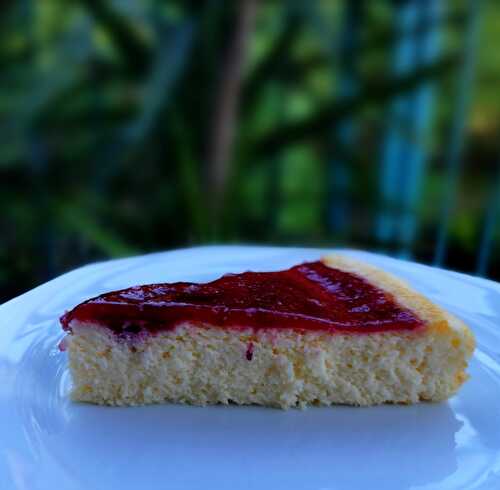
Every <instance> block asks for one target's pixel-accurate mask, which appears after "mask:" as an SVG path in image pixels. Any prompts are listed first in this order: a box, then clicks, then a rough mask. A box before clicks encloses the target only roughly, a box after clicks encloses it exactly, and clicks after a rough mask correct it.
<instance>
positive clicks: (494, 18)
mask: <svg viewBox="0 0 500 490" xmlns="http://www.w3.org/2000/svg"><path fill="white" fill-rule="evenodd" d="M242 3H243V2H242ZM460 3H461V2H450V4H453V5H455V4H456V5H457V8H456V9H454V10H453V9H451V10H452V12H451V13H450V15H449V16H448V17H446V18H445V19H442V20H441V21H440V22H442V30H443V39H444V41H443V46H444V47H446V49H444V48H443V50H442V53H441V54H440V56H439V57H438V58H437V59H436V60H435V61H434V62H432V63H431V64H429V65H428V66H423V67H420V68H417V69H416V70H414V71H412V72H410V73H408V74H403V75H394V74H393V73H391V70H390V67H391V57H392V51H393V49H394V45H395V43H397V41H398V39H399V37H400V36H401V33H400V32H399V27H398V26H395V25H394V2H390V1H387V2H372V3H370V4H369V6H368V7H367V11H366V12H365V14H364V15H365V17H364V18H363V21H362V29H361V33H360V41H359V46H358V47H357V48H356V50H355V51H353V52H352V56H353V57H355V58H356V66H357V69H358V70H359V74H360V77H361V83H360V87H359V90H357V91H355V92H354V93H352V94H350V95H349V96H347V97H342V96H341V94H340V90H341V87H340V86H341V84H340V80H341V68H340V67H339V64H338V53H339V36H340V34H339V33H340V32H341V31H342V27H343V22H344V21H343V15H344V9H345V8H346V4H347V2H329V1H320V0H318V1H317V2H277V1H270V2H262V1H261V2H260V4H259V6H258V12H257V21H256V24H255V28H254V30H253V34H252V37H251V39H250V44H249V53H248V59H247V63H246V65H245V66H244V69H243V73H242V74H241V76H242V79H243V84H242V87H241V94H240V97H239V101H238V107H237V111H238V118H237V124H236V126H237V127H236V128H235V129H236V130H235V138H234V141H232V145H231V149H232V151H231V157H230V170H231V171H230V175H229V179H228V182H227V186H226V188H225V189H224V195H223V196H222V198H223V200H224V201H223V202H224V206H223V211H222V212H221V213H219V214H218V215H215V216H214V215H213V214H211V213H210V212H209V209H210V206H211V203H212V201H213V199H214V198H215V197H214V195H213V189H211V188H210V187H209V184H208V183H209V182H210V181H211V180H210V178H209V177H210V176H209V175H207V172H208V170H207V169H208V168H209V165H208V162H207V158H208V157H207V149H208V148H209V147H210V145H211V143H212V142H211V141H210V135H211V129H212V127H213V125H214V114H215V113H216V111H215V109H216V108H217V107H218V105H219V104H221V103H223V102H224V100H223V97H224V94H222V96H219V95H218V90H217V89H218V87H219V85H220V81H221V79H222V75H223V74H224V73H225V70H226V69H227V64H226V62H227V60H226V57H227V53H228V46H229V44H230V43H231V40H232V39H233V38H232V33H233V31H234V29H235V19H236V17H237V15H238V12H239V10H238V9H239V8H240V6H241V4H240V3H239V2H229V1H228V0H203V1H189V2H184V1H183V2H181V1H179V0H171V1H166V2H165V1H160V0H143V1H140V2H114V1H111V0H72V1H71V2H65V1H62V0H44V1H42V2H10V3H8V4H6V6H4V7H3V8H4V12H3V15H2V19H1V20H0V67H1V68H2V77H1V80H0V128H1V132H0V205H1V206H2V214H1V215H0V233H1V234H2V241H1V242H2V243H1V245H0V299H1V298H8V297H11V296H13V295H15V294H17V293H19V292H21V291H23V290H25V289H27V288H30V287H32V286H33V285H34V284H36V283H38V282H41V281H44V280H46V279H48V278H49V277H52V276H54V275H56V274H58V273H60V272H62V271H64V270H67V269H69V268H72V267H75V266H77V265H79V264H82V263H85V262H88V261H92V260H97V259H102V258H108V257H117V256H123V255H130V254H135V253H142V252H147V251H152V250H157V249H166V248H171V247H177V246H184V245H186V244H193V243H205V242H208V241H220V240H225V241H246V242H248V241H251V242H275V243H293V244H297V243H302V244H306V245H307V244H310V245H315V244H318V245H335V244H337V243H347V244H352V245H355V246H364V247H370V248H377V247H378V245H379V244H378V243H377V242H376V241H375V239H374V233H373V222H374V219H375V216H376V215H377V212H378V211H379V207H380V203H379V202H378V197H377V196H378V187H377V186H378V180H377V179H378V160H377V155H378V154H379V152H380V143H381V141H380V140H381V137H382V134H383V128H384V124H385V121H384V117H385V115H386V108H387V105H388V104H389V103H390V102H391V101H392V100H394V99H395V98H396V97H397V96H401V95H404V94H409V93H412V91H414V90H415V89H416V88H417V87H419V86H421V85H422V83H424V82H425V83H430V84H433V86H435V87H436V89H437V92H438V94H439V96H438V97H437V99H436V100H437V113H438V116H437V117H436V121H434V124H435V127H436V130H435V131H433V132H432V137H431V138H430V139H429V141H427V140H426V141H420V142H415V144H419V145H422V146H423V147H425V151H426V152H427V153H428V154H429V160H430V164H429V172H428V176H427V179H426V186H425V195H426V196H431V197H430V199H422V201H421V206H420V207H419V209H418V210H415V212H416V213H418V214H419V217H420V220H421V229H420V232H419V234H418V238H417V241H416V242H415V244H414V245H413V252H414V254H415V256H416V257H417V258H420V259H422V260H430V259H431V257H432V250H431V247H430V246H429V243H432V242H433V237H434V236H435V227H436V226H437V223H436V214H437V213H436V206H437V205H434V202H435V201H438V200H439V198H440V195H442V189H443V187H444V186H446V182H445V181H444V178H445V177H444V176H445V172H444V169H443V167H442V164H441V158H442V155H443V154H444V148H445V147H446V144H447V139H446V138H447V133H446V131H447V128H448V126H449V122H450V118H451V114H452V109H453V104H454V95H453V91H452V90H451V89H450V87H453V83H454V77H455V76H456V72H457V67H458V66H459V64H460V61H461V56H462V53H461V51H460V48H461V46H460V39H461V37H460V36H461V34H460V33H461V32H462V31H461V29H463V28H464V24H465V20H466V19H465V17H464V15H463V13H462V14H461V13H460V12H461V10H460ZM485 13H486V14H485V15H484V21H485V28H484V30H483V31H482V42H481V50H480V52H479V68H478V86H477V87H476V92H475V93H476V94H477V97H476V98H475V99H474V102H475V105H474V108H473V109H474V110H473V115H474V117H473V119H472V120H471V123H470V124H469V125H468V132H469V136H470V138H471V148H473V152H472V151H468V153H467V155H466V159H467V160H466V173H465V175H466V177H467V178H469V177H470V176H472V177H474V176H476V181H477V182H479V181H480V184H478V185H477V186H476V187H475V188H467V190H466V191H465V194H466V195H467V196H468V199H465V200H460V202H459V204H458V205H459V208H460V210H461V212H460V214H459V215H457V219H456V220H454V222H453V223H452V227H451V231H450V233H451V234H452V239H451V243H452V248H451V249H450V265H451V266H457V267H460V268H466V269H467V268H469V269H471V268H472V267H473V261H474V256H475V247H477V239H478V236H479V234H480V229H479V226H480V225H479V223H481V222H482V221H481V220H482V219H483V214H484V213H483V210H482V209H481V206H478V205H477V202H476V201H475V200H474V196H476V197H477V199H479V200H480V199H483V198H484V199H486V198H487V195H488V192H489V190H488V189H489V188H488V176H489V174H491V173H493V164H492V163H491V162H492V161H493V158H494V155H495V152H496V151H497V150H498V148H495V142H496V139H494V138H493V136H491V135H492V134H493V133H494V130H495V128H496V129H498V116H499V113H500V92H499V91H498V89H497V88H498V81H499V79H500V76H499V74H500V71H499V70H500V69H499V67H500V62H498V59H497V58H498V50H495V49H489V46H494V45H496V44H497V43H498V40H499V39H500V38H499V33H498V26H499V25H500V9H498V7H495V5H494V2H490V3H489V4H488V5H487V6H486V7H485ZM424 31H425V26H419V27H418V29H417V32H416V34H415V35H419V34H418V33H419V32H420V34H421V33H422V32H424ZM346 120H350V121H355V124H356V126H357V127H358V128H359V130H358V132H357V136H356V139H355V141H354V143H353V144H351V145H346V144H345V142H343V141H342V138H339V136H338V134H337V129H338V128H339V127H340V126H341V125H342V124H343V123H344V122H345V121H346ZM401 134H403V135H405V137H407V138H408V139H409V140H411V138H412V134H410V132H409V131H408V129H407V128H406V127H405V124H404V121H403V122H402V123H401ZM485 135H486V136H485ZM332 156H335V158H337V159H342V160H343V161H344V162H346V164H347V166H348V168H349V169H350V173H351V181H350V182H351V183H350V184H349V186H348V189H347V193H348V195H347V197H346V199H348V200H349V202H350V204H349V209H350V210H351V211H350V212H351V213H352V215H351V216H350V217H349V223H350V228H349V230H348V231H339V230H336V229H333V228H332V226H331V225H330V224H329V222H328V219H327V214H328V207H329V205H330V204H329V199H330V197H329V196H330V195H329V185H330V183H329V180H328V179H329V172H328V168H329V165H330V162H331V160H332ZM476 157H479V158H480V160H481V162H482V164H481V165H480V166H477V167H476V166H475V165H474V162H475V160H476ZM469 162H470V163H469ZM479 174H481V175H486V178H483V179H482V180H481V179H479V180H478V179H477V175H479ZM495 236H497V235H495ZM497 243H498V242H497ZM392 251H393V252H394V251H396V250H392ZM464 257H465V261H464V260H463V258H464ZM490 273H491V274H492V275H493V276H494V277H500V263H499V262H498V261H497V262H494V263H493V264H492V267H491V270H490Z"/></svg>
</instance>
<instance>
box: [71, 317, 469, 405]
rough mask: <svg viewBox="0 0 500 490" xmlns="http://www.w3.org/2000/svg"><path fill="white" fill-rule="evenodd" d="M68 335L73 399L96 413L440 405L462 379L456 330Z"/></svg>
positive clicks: (82, 330)
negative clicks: (232, 406)
mask: <svg viewBox="0 0 500 490" xmlns="http://www.w3.org/2000/svg"><path fill="white" fill-rule="evenodd" d="M72 330H73V334H72V335H71V336H70V341H69V349H68V350H69V358H70V368H71V372H72V377H73V391H72V398H73V399H74V400H76V401H82V402H91V403H97V404H103V405H143V404H150V403H162V402H176V403H189V404H194V405H207V404H217V403H222V404H227V403H231V402H232V403H237V404H259V405H268V406H275V407H281V408H289V407H294V406H300V407H303V406H306V405H309V404H314V405H331V404H349V405H361V406H366V405H374V404H381V403H387V402H391V403H415V402H418V401H420V400H432V401H439V400H444V399H446V398H448V397H449V396H450V395H452V394H453V393H455V392H456V391H457V389H458V388H459V387H460V385H461V384H462V383H463V382H464V381H465V379H466V378H467V375H466V374H465V371H464V370H465V368H466V359H467V357H469V356H470V354H471V350H472V347H473V344H471V342H470V340H469V338H468V336H467V334H466V331H465V330H462V329H459V328H457V329H456V330H453V329H449V330H448V333H447V334H443V333H442V332H440V331H437V330H436V331H432V330H431V331H428V332H425V333H423V332H411V333H408V332H402V333H374V334H369V335H368V334H367V335H352V334H339V333H337V334H333V335H332V334H330V333H328V332H321V331H318V332H300V331H297V330H292V329H288V330H281V329H272V330H267V329H266V330H264V329H262V330H257V331H252V330H250V329H249V330H242V329H219V328H217V327H210V328H205V327H204V326H197V325H193V324H188V323H186V324H181V325H179V326H178V327H177V328H175V329H174V330H170V331H165V332H161V333H160V334H158V335H156V336H146V337H145V338H143V339H142V340H138V339H136V340H135V341H134V342H133V344H131V343H130V342H126V341H123V340H120V339H118V338H117V337H116V336H115V335H114V334H113V333H111V332H110V331H108V330H107V329H106V328H103V327H100V326H97V325H96V326H92V325H89V324H86V325H84V324H78V322H76V321H75V322H74V324H73V325H72ZM250 346H251V348H250ZM249 352H251V355H249Z"/></svg>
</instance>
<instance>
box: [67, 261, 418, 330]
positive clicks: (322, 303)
mask: <svg viewBox="0 0 500 490" xmlns="http://www.w3.org/2000/svg"><path fill="white" fill-rule="evenodd" d="M72 320H79V321H81V322H92V323H98V324H101V325H104V326H107V327H108V328H110V329H111V330H113V331H114V332H115V333H117V334H139V333H141V332H149V333H155V332H158V331H164V330H169V329H172V328H174V327H175V326H176V325H178V324H179V323H182V322H195V323H200V324H203V323H205V324H209V325H214V326H217V327H222V328H223V327H253V328H255V329H261V328H280V329H281V328H294V329H299V330H327V331H331V332H351V333H370V332H385V331H411V330H415V329H417V328H419V327H421V326H422V325H423V322H422V320H420V319H419V318H418V317H416V316H415V315H414V314H413V313H412V312H411V311H409V310H408V309H405V308H404V307H402V306H400V305H399V304H398V303H396V301H395V300H394V298H393V297H392V296H391V295H390V294H388V293H386V292H384V291H382V290H381V289H379V288H377V287H375V286H374V285H373V284H371V283H369V282H367V281H366V280H365V279H363V278H362V277H360V276H358V275H356V274H352V273H349V272H345V271H341V270H338V269H333V268H331V267H328V266H326V265H325V264H323V263H322V262H319V261H318V262H310V263H305V264H301V265H297V266H295V267H292V268H291V269H288V270H285V271H280V272H244V273H242V274H228V275H225V276H222V277H221V278H219V279H217V280H215V281H213V282H209V283H205V284H196V283H188V282H177V283H172V284H152V285H148V286H137V287H133V288H129V289H123V290H121V291H115V292H111V293H107V294H103V295H101V296H98V297H96V298H93V299H90V300H88V301H85V302H84V303H81V304H80V305H78V306H77V307H75V308H74V309H73V310H71V311H69V312H67V313H66V314H65V315H64V316H63V317H62V318H61V323H62V325H63V328H64V329H65V330H71V327H70V324H71V321H72Z"/></svg>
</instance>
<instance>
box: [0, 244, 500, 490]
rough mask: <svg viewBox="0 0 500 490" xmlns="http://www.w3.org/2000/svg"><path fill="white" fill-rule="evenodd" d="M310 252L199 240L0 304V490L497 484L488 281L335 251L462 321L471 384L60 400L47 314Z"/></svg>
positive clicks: (497, 399)
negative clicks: (309, 393)
mask: <svg viewBox="0 0 500 490" xmlns="http://www.w3.org/2000/svg"><path fill="white" fill-rule="evenodd" d="M323 253H324V251H322V250H312V249H290V248H270V247H265V248H264V247H203V248H193V249H185V250H179V251H174V252H166V253H160V254H153V255H148V256H143V257H137V258H131V259H124V260H115V261H111V262H106V263H100V264H94V265H90V266H87V267H83V268H81V269H78V270H76V271H73V272H70V273H69V274H65V275H63V276H61V277H59V278H57V279H55V280H53V281H51V282H49V283H47V284H44V285H43V286H40V287H38V288H36V289H34V290H33V291H30V292H28V293H26V294H24V295H22V296H20V297H19V298H16V299H14V300H12V301H9V302H8V303H6V304H4V305H3V306H0V489H2V490H11V489H28V490H45V489H53V488H57V489H58V490H73V489H77V490H80V489H92V490H99V489H123V490H127V489H136V488H140V489H149V488H157V489H158V488H161V489H163V488H169V489H192V488H200V489H201V488H203V489H205V490H206V489H212V488H214V489H239V488H242V489H250V488H255V489H267V488H272V489H285V488H286V489H287V490H293V489H315V490H316V489H317V490H320V489H322V490H327V489H329V490H333V489H358V488H363V489H379V488H380V489H398V490H399V489H406V488H411V489H414V490H417V489H418V490H424V489H425V490H430V489H443V490H446V489H458V488H460V489H467V490H471V489H476V488H481V489H483V488H486V489H498V488H500V389H499V388H500V333H499V329H500V321H499V320H500V285H499V284H497V283H494V282H491V281H486V280H482V279H478V278H473V277H470V276H466V275H462V274H457V273H453V272H449V271H444V270H438V269H433V268H430V267H426V266H422V265H417V264H413V263H410V262H403V261H398V260H395V259H389V258H386V257H382V256H378V255H373V254H366V253H361V252H349V253H352V254H354V255H357V256H359V257H360V258H363V259H365V260H367V261H369V262H372V263H374V264H377V265H381V266H383V267H384V268H386V269H387V270H389V271H392V272H394V273H396V274H398V275H400V276H402V277H404V278H406V279H407V280H409V282H410V283H411V284H412V285H413V286H414V287H415V288H417V289H419V290H420V291H422V292H424V293H425V294H427V295H428V296H429V297H430V298H432V299H433V300H435V301H436V302H438V303H440V304H442V305H443V306H445V307H447V308H448V309H449V310H451V311H452V312H454V313H455V314H457V315H458V316H460V317H462V318H463V319H464V320H465V321H466V322H468V323H469V324H470V326H471V327H472V328H473V330H474V332H475V334H476V337H477V341H478V348H477V350H476V353H475V355H474V359H473V360H472V363H471V366H470V373H471V375H472V378H471V380H470V381H469V382H468V383H467V384H466V385H465V387H464V388H463V389H462V391H461V392H460V393H459V394H458V395H457V396H455V397H454V398H452V399H451V400H450V401H449V402H447V403H441V404H421V405H416V406H407V407H406V406H382V407H375V408H365V409H362V408H350V407H333V408H312V409H308V410H305V411H300V410H289V411H281V410H275V409H266V408H258V407H235V406H229V407H225V406H217V407H209V408H197V407H188V406H175V405H164V406H152V407H141V408H106V407H94V406H90V405H80V404H74V403H71V402H70V401H69V400H68V398H67V391H68V386H69V383H70V380H69V377H68V370H67V359H66V354H64V353H61V352H59V350H58V349H57V343H58V341H59V340H60V339H61V337H62V333H61V330H60V327H59V324H58V317H59V316H60V315H61V313H63V312H64V310H65V309H68V308H70V307H72V306H74V305H75V304H77V303H79V302H80V301H81V300H84V299H86V298H87V297H89V296H94V295H96V294H99V293H101V292H104V291H108V290H111V289H117V288H123V287H127V286H131V285H134V284H138V283H148V282H161V281H177V280H188V281H207V280H210V279H214V278H216V277H218V276H219V275H221V274H222V273H226V272H240V271H243V270H247V269H254V270H277V269H281V268H285V267H288V266H291V265H293V264H295V263H297V262H300V261H303V260H309V259H313V258H316V257H318V256H320V255H322V254H323Z"/></svg>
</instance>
